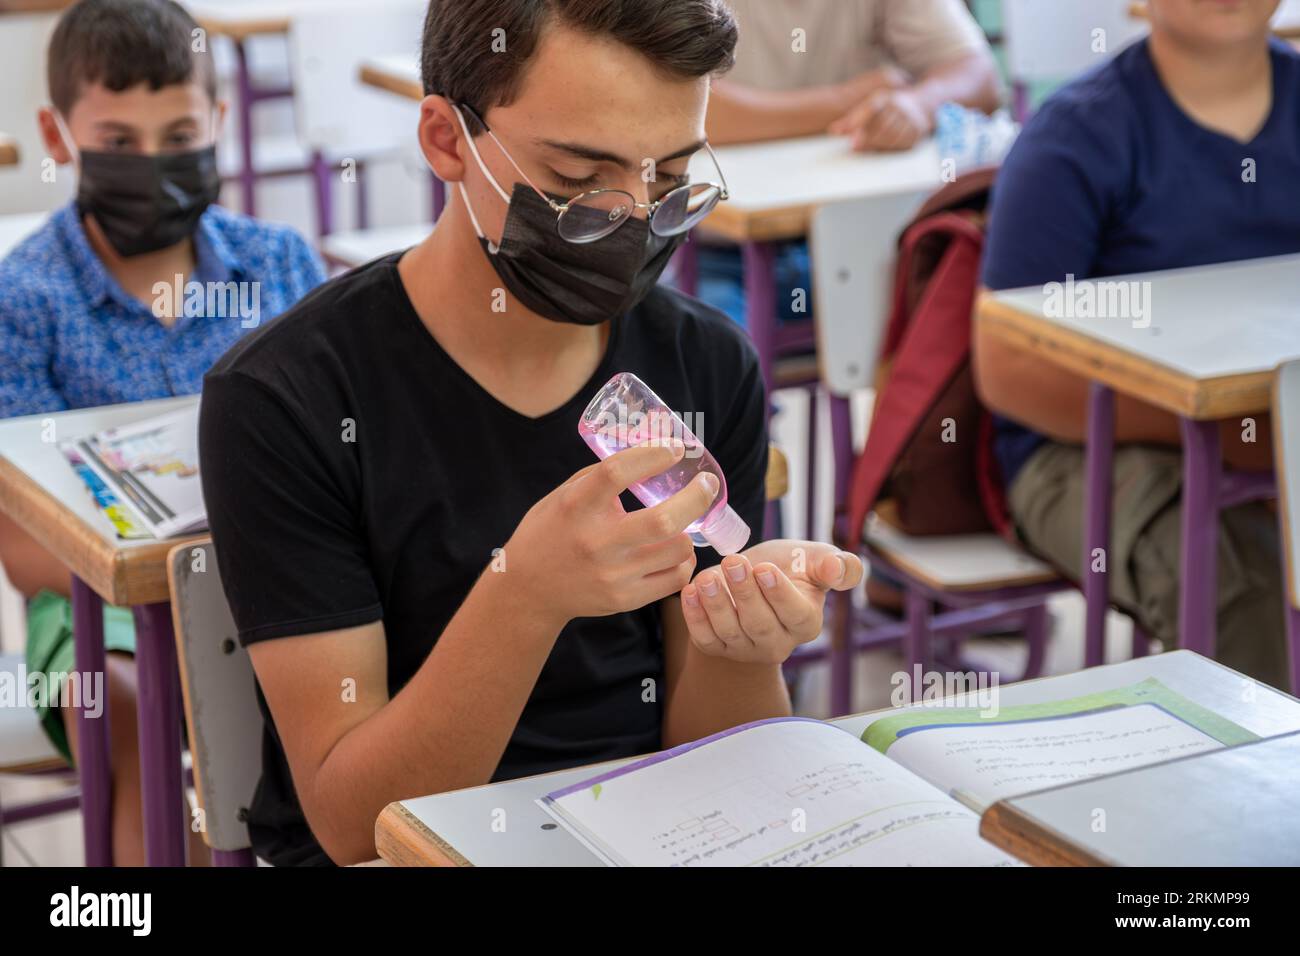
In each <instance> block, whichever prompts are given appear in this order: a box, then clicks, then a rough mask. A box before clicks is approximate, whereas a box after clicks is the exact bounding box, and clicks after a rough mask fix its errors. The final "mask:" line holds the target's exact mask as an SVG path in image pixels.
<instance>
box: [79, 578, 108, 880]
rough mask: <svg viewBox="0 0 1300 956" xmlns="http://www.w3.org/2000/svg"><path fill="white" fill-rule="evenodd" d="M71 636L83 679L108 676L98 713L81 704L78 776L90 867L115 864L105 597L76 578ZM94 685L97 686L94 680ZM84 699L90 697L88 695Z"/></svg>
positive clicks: (104, 681) (83, 832)
mask: <svg viewBox="0 0 1300 956" xmlns="http://www.w3.org/2000/svg"><path fill="white" fill-rule="evenodd" d="M72 640H73V644H74V646H75V648H76V650H75V654H76V662H77V663H76V667H77V673H78V674H79V675H81V676H80V678H79V679H80V680H82V681H85V680H87V679H89V680H91V681H94V680H95V679H96V678H99V679H101V680H102V681H103V683H102V685H101V689H102V693H101V694H100V695H99V705H100V708H101V711H100V713H99V714H98V716H91V715H90V714H88V713H87V712H86V711H85V709H84V708H82V707H80V706H78V707H77V717H76V720H77V775H78V777H79V778H80V781H81V833H82V840H83V841H84V843H85V847H86V865H87V866H112V865H113V823H112V812H113V804H112V774H111V771H110V769H109V747H108V699H107V697H108V688H107V684H108V672H107V670H106V664H105V660H104V656H105V655H104V602H103V599H101V598H100V596H99V595H98V594H96V593H95V592H94V591H93V590H91V588H90V586H89V585H88V584H86V582H84V581H82V580H81V578H79V577H76V576H75V575H74V576H73V578H72ZM92 686H93V685H92ZM81 699H82V701H84V700H85V697H84V695H83V696H82V698H81Z"/></svg>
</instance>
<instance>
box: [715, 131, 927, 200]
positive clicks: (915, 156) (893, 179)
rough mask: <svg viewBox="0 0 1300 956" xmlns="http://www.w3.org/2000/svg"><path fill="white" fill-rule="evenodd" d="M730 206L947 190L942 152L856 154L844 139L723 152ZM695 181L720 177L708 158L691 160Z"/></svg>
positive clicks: (750, 145)
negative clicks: (942, 175)
mask: <svg viewBox="0 0 1300 956" xmlns="http://www.w3.org/2000/svg"><path fill="white" fill-rule="evenodd" d="M714 151H715V152H716V153H717V155H718V164H719V165H720V166H721V167H722V172H723V175H725V176H726V177H727V186H728V187H729V188H730V191H731V198H730V199H728V200H727V202H726V203H724V204H722V205H730V206H732V207H733V208H735V209H738V210H741V211H742V212H746V213H756V212H764V211H768V210H773V209H785V208H789V207H796V206H821V205H826V204H827V203H835V202H844V201H846V200H851V199H863V198H867V197H870V196H889V195H896V194H898V193H907V192H921V191H932V190H935V189H938V188H939V187H940V186H941V185H943V182H942V179H941V178H940V177H941V172H942V168H941V164H940V157H939V148H938V146H937V145H935V142H934V141H933V140H927V141H926V142H924V143H921V144H919V145H918V146H916V147H914V148H913V149H910V150H907V151H906V152H901V153H855V152H854V151H853V150H852V149H850V148H849V143H848V140H847V139H846V138H844V137H842V136H808V137H802V138H799V139H784V140H773V141H772V142H767V143H746V144H742V145H736V146H719V147H716V148H715V150H714ZM690 174H691V178H692V179H697V180H712V179H714V178H715V177H716V176H717V173H716V172H714V170H713V163H712V162H711V161H710V160H709V157H708V154H707V153H705V152H703V151H701V152H699V153H696V154H695V156H693V157H692V158H691V164H690Z"/></svg>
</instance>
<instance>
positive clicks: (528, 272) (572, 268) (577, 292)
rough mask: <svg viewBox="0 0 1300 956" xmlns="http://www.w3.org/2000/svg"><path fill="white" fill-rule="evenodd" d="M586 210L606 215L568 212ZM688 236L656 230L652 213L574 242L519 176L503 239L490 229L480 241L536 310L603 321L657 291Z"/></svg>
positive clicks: (562, 318) (565, 318)
mask: <svg viewBox="0 0 1300 956" xmlns="http://www.w3.org/2000/svg"><path fill="white" fill-rule="evenodd" d="M561 201H562V200H561ZM584 214H589V215H593V216H600V213H598V212H595V211H590V212H589V211H588V210H584V209H581V208H574V209H570V210H569V212H568V213H566V215H568V216H575V215H584ZM685 238H686V236H685V234H682V235H678V236H660V235H657V234H656V233H654V232H652V231H651V229H650V226H649V224H648V223H647V222H646V220H644V219H636V218H633V219H629V220H628V221H627V222H625V223H623V225H622V226H620V227H619V228H618V229H616V230H614V231H613V232H612V233H610V234H609V235H608V236H605V237H604V238H602V239H598V240H596V241H595V242H584V243H572V242H567V241H566V240H565V239H564V237H562V236H561V235H560V234H559V232H558V231H557V230H556V228H555V210H553V209H552V208H551V207H550V206H548V205H547V204H546V202H545V200H543V199H542V197H541V196H539V195H537V193H536V192H535V191H533V190H532V189H531V188H529V187H528V186H526V185H524V184H523V183H516V184H515V188H514V191H513V192H512V194H511V196H510V209H509V211H508V212H507V213H506V223H505V229H504V230H503V231H502V233H501V245H500V246H499V247H498V246H495V245H494V244H493V243H491V242H489V241H488V240H487V239H486V238H484V237H483V236H479V242H480V243H481V244H482V246H483V250H484V251H485V252H486V253H487V257H488V262H490V263H491V264H492V268H493V269H495V270H496V273H497V275H499V276H500V277H501V281H502V282H503V283H505V287H506V288H507V289H509V290H510V293H511V294H512V295H513V296H514V297H515V298H516V299H518V300H519V301H520V302H522V303H523V304H524V305H526V306H527V307H528V308H529V309H531V310H532V311H533V312H536V313H537V314H538V315H541V316H545V317H546V318H548V319H551V320H553V321H555V322H573V323H576V324H578V325H599V324H600V323H601V322H606V321H608V320H610V319H612V318H614V317H615V316H619V315H623V314H624V313H626V312H627V311H628V310H630V309H631V308H633V307H634V306H635V305H637V303H639V302H640V301H641V300H642V299H644V298H645V297H646V296H647V295H648V294H649V293H650V290H651V289H653V288H654V285H655V283H656V282H658V281H659V276H660V275H662V274H663V271H664V269H665V268H666V267H667V265H668V261H669V260H670V259H671V258H672V256H673V253H674V252H675V251H676V250H677V247H678V246H680V245H681V244H682V241H683V240H684V239H685Z"/></svg>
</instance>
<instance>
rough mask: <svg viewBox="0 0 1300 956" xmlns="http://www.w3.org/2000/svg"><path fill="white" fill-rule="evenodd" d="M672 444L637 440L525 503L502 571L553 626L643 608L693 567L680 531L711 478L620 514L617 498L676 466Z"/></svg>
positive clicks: (713, 488) (683, 580) (712, 488)
mask: <svg viewBox="0 0 1300 956" xmlns="http://www.w3.org/2000/svg"><path fill="white" fill-rule="evenodd" d="M683 452H684V448H683V446H682V443H681V442H680V441H676V440H674V441H672V442H669V443H657V444H646V445H637V446H635V447H632V448H627V449H624V450H623V451H620V452H618V453H617V454H614V455H611V456H610V457H608V458H606V459H605V460H604V461H601V462H599V463H598V464H595V465H592V466H590V467H588V468H584V469H582V471H579V472H578V473H577V474H575V475H574V476H573V477H572V478H570V479H569V480H568V481H566V482H565V483H564V484H563V485H561V486H560V487H559V488H556V489H555V490H554V491H552V492H551V493H550V494H549V495H547V496H546V497H545V498H543V499H542V500H541V501H539V502H537V504H535V505H533V507H532V508H530V509H529V510H528V513H527V514H526V515H524V518H523V520H522V521H521V522H519V527H518V528H516V529H515V533H514V534H513V535H512V536H511V538H510V540H509V541H508V542H507V543H506V547H505V559H506V562H505V573H506V577H507V579H510V578H513V579H514V582H513V583H514V584H515V586H516V587H517V588H518V590H519V591H520V592H521V597H524V598H525V599H526V604H525V606H526V607H528V608H530V609H531V610H533V611H535V612H536V613H541V614H546V615H549V616H553V617H554V620H555V623H556V625H557V630H558V629H559V628H560V627H563V626H564V625H565V624H567V623H568V622H569V621H570V620H572V619H573V618H575V617H600V616H603V615H607V614H617V613H619V612H622V611H631V610H634V609H636V608H639V607H644V606H645V605H647V604H651V603H653V602H655V601H658V600H661V599H662V598H665V597H668V596H669V595H671V594H676V593H677V592H678V591H680V590H681V589H682V588H683V587H685V586H686V584H687V583H688V582H689V581H690V580H691V575H692V574H693V573H694V571H695V546H694V544H693V543H692V541H691V538H690V536H689V535H688V534H686V533H685V530H686V528H687V527H688V526H689V525H690V524H691V523H692V522H694V521H695V520H696V519H698V518H699V517H700V516H701V515H703V514H704V513H705V512H706V511H707V510H708V509H709V506H710V505H711V504H712V503H713V499H714V497H715V496H716V495H717V491H718V488H717V478H716V477H714V476H713V475H710V474H701V475H697V476H696V478H695V479H694V480H693V481H692V482H691V483H690V484H689V485H687V486H686V487H685V488H683V489H682V490H681V491H679V492H677V493H676V494H675V495H673V496H672V497H671V498H669V499H668V500H666V501H662V502H660V503H659V504H657V505H655V506H654V507H652V508H645V509H642V510H640V511H633V512H627V511H624V510H623V506H622V503H621V502H620V501H619V495H620V494H622V493H623V492H624V491H625V490H627V488H629V487H630V486H631V485H633V484H635V483H636V482H638V481H643V480H644V479H647V478H651V477H653V476H655V475H658V474H659V473H661V472H663V471H666V470H667V469H668V468H670V467H671V466H672V465H674V464H675V463H676V462H677V461H678V460H679V459H680V458H681V457H682V454H683Z"/></svg>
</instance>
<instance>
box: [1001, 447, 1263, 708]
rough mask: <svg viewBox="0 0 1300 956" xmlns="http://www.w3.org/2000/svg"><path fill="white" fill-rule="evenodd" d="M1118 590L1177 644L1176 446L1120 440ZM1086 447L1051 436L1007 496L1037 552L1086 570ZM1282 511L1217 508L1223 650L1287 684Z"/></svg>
mask: <svg viewBox="0 0 1300 956" xmlns="http://www.w3.org/2000/svg"><path fill="white" fill-rule="evenodd" d="M1114 468H1115V470H1114V492H1113V498H1112V508H1113V511H1112V518H1111V543H1110V551H1109V553H1108V554H1107V556H1106V568H1107V572H1108V575H1109V579H1110V599H1111V601H1112V602H1113V603H1114V604H1115V605H1116V606H1117V607H1119V608H1121V609H1122V610H1124V611H1125V612H1127V613H1128V614H1130V615H1131V616H1132V617H1134V618H1135V619H1136V620H1137V621H1139V622H1140V623H1141V625H1142V627H1143V628H1144V629H1145V630H1146V631H1147V633H1148V634H1150V635H1151V636H1152V637H1155V638H1158V639H1159V640H1160V641H1161V642H1162V643H1163V644H1164V646H1165V647H1166V648H1173V647H1176V646H1177V644H1178V592H1179V581H1180V577H1179V568H1180V567H1181V564H1182V558H1181V552H1180V549H1179V543H1180V541H1181V539H1182V525H1181V512H1182V508H1181V497H1182V482H1183V458H1182V454H1181V453H1180V452H1178V451H1174V450H1171V449H1165V448H1151V447H1147V446H1143V445H1126V446H1122V447H1118V448H1116V449H1115V466H1114ZM1084 486H1085V481H1084V453H1083V449H1082V448H1079V447H1078V446H1075V445H1059V444H1056V443H1053V442H1049V443H1048V444H1046V445H1044V446H1043V447H1041V448H1040V449H1038V450H1037V451H1036V452H1034V454H1033V455H1032V456H1030V458H1029V460H1028V461H1027V462H1025V464H1024V466H1023V467H1022V468H1021V469H1020V473H1019V474H1018V475H1017V476H1016V480H1015V482H1013V483H1012V485H1011V488H1010V491H1009V494H1008V505H1009V506H1010V509H1011V514H1012V518H1013V519H1014V520H1015V524H1016V530H1017V531H1018V532H1019V534H1020V537H1021V539H1022V540H1023V541H1024V542H1025V544H1026V545H1027V546H1028V547H1029V548H1030V549H1031V550H1033V551H1036V552H1037V553H1039V554H1040V555H1042V556H1043V557H1044V558H1045V559H1047V560H1048V561H1051V562H1052V563H1053V564H1055V565H1056V566H1057V567H1059V568H1060V569H1061V570H1062V571H1064V572H1065V573H1066V574H1068V575H1069V576H1070V577H1072V578H1074V579H1075V580H1078V579H1079V578H1080V577H1081V573H1080V567H1081V562H1082V559H1083V501H1084ZM1281 563H1282V562H1281V551H1280V546H1279V537H1278V525H1277V516H1276V515H1275V514H1274V513H1273V511H1272V509H1270V508H1269V507H1268V506H1267V505H1265V504H1264V503H1262V502H1252V503H1251V504H1246V505H1239V506H1237V507H1235V508H1229V509H1226V510H1225V511H1223V512H1222V513H1221V514H1220V517H1219V572H1218V585H1219V588H1218V589H1219V594H1218V641H1217V649H1216V654H1215V657H1216V658H1217V659H1218V660H1219V661H1221V662H1222V663H1224V664H1226V665H1227V666H1229V667H1232V668H1234V669H1236V670H1239V671H1241V672H1242V673H1244V674H1249V675H1250V676H1251V677H1254V678H1255V679H1256V680H1260V681H1263V682H1265V683H1268V684H1271V685H1273V686H1274V687H1282V688H1285V687H1286V686H1287V680H1288V678H1287V646H1286V615H1285V610H1284V607H1283V601H1284V597H1283V590H1282V568H1281Z"/></svg>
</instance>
